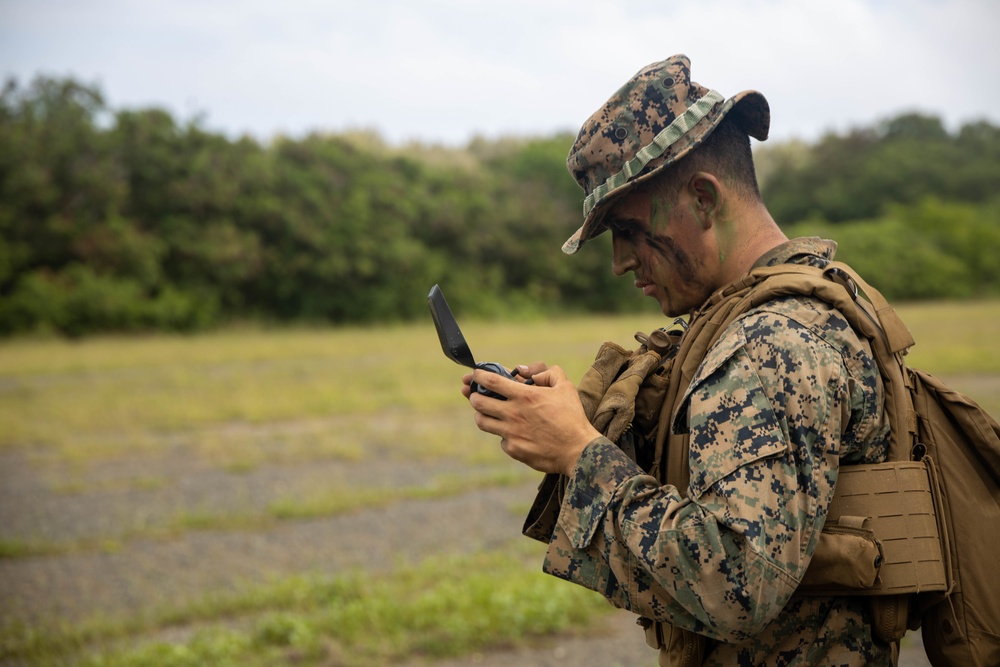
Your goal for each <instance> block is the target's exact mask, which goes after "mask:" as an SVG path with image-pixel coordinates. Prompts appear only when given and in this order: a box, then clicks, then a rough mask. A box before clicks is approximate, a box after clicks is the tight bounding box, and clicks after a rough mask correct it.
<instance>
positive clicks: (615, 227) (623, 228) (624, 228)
mask: <svg viewBox="0 0 1000 667" xmlns="http://www.w3.org/2000/svg"><path fill="white" fill-rule="evenodd" d="M608 226H609V227H610V228H611V233H612V234H614V235H615V236H620V237H622V238H629V237H630V236H632V234H634V233H635V227H633V226H632V225H624V224H621V223H614V222H613V223H611V224H610V225H608Z"/></svg>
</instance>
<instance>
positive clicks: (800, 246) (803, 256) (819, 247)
mask: <svg viewBox="0 0 1000 667" xmlns="http://www.w3.org/2000/svg"><path fill="white" fill-rule="evenodd" d="M836 252H837V242H836V241H830V240H828V239H821V238H820V237H818V236H807V237H800V238H795V239H791V240H790V241H786V242H785V243H782V244H781V245H779V246H777V247H776V248H772V249H771V250H769V251H767V252H766V253H764V254H763V255H761V257H760V258H759V259H758V260H757V261H756V262H754V264H753V267H751V268H754V269H757V268H760V267H764V266H777V265H778V264H811V265H813V266H818V267H820V268H826V265H827V264H829V263H830V262H832V261H833V256H834V254H836Z"/></svg>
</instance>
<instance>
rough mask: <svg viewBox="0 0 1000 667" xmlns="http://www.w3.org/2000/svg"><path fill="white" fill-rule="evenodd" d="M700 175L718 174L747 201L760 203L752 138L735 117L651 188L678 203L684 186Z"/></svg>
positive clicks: (730, 116) (716, 130) (654, 180)
mask: <svg viewBox="0 0 1000 667" xmlns="http://www.w3.org/2000/svg"><path fill="white" fill-rule="evenodd" d="M699 171H707V172H710V173H712V174H715V175H716V177H718V178H719V179H720V180H722V181H724V182H725V183H726V184H727V185H729V186H730V187H732V188H733V189H734V190H735V191H736V193H737V194H738V195H739V196H741V197H742V198H744V199H746V200H748V201H760V200H761V197H760V188H759V186H758V185H757V172H756V170H755V169H754V165H753V152H752V151H751V150H750V136H749V135H748V134H747V133H746V132H745V131H744V130H743V129H742V128H741V127H740V126H739V125H738V124H737V122H736V120H735V119H734V118H733V116H732V115H728V116H726V117H725V118H723V119H722V121H721V122H720V123H719V126H718V127H716V128H715V130H714V131H713V132H712V133H711V134H709V135H708V136H707V137H706V138H705V140H704V141H702V142H701V144H699V145H698V146H697V147H696V148H695V149H694V150H692V151H691V152H690V153H688V154H687V155H685V156H684V157H682V158H681V159H680V160H678V161H677V162H675V163H674V164H672V165H670V166H669V167H667V168H666V169H664V170H663V174H662V175H661V176H659V177H658V178H654V179H653V183H652V184H651V186H652V187H653V189H654V190H656V191H658V192H660V193H661V194H663V195H664V196H667V197H669V198H671V199H676V198H677V195H678V194H679V193H680V190H681V188H682V187H683V186H684V184H686V183H687V182H688V180H690V178H691V176H692V175H693V174H694V173H695V172H699Z"/></svg>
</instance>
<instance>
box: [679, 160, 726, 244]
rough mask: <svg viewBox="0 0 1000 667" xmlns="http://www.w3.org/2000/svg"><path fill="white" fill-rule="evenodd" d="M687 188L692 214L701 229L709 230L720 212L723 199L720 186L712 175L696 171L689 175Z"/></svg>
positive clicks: (723, 195) (723, 194)
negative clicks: (690, 199)
mask: <svg viewBox="0 0 1000 667" xmlns="http://www.w3.org/2000/svg"><path fill="white" fill-rule="evenodd" d="M687 187H688V194H690V195H691V198H692V213H694V214H695V217H697V218H698V221H699V223H700V224H701V227H702V229H705V230H707V229H709V228H711V227H712V225H714V224H715V221H716V218H717V216H718V214H719V211H721V210H722V205H723V199H724V197H725V193H724V191H723V188H722V184H721V183H720V182H719V179H717V178H716V177H715V176H714V175H713V174H711V173H709V172H707V171H698V172H695V173H694V174H692V175H691V178H690V179H689V180H688V185H687Z"/></svg>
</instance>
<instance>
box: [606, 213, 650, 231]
mask: <svg viewBox="0 0 1000 667" xmlns="http://www.w3.org/2000/svg"><path fill="white" fill-rule="evenodd" d="M604 226H605V227H607V228H608V229H612V230H615V229H617V230H619V231H629V230H633V229H637V228H639V227H641V225H640V223H639V221H638V220H636V219H635V218H622V217H618V216H610V215H609V216H607V217H605V218H604Z"/></svg>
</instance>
